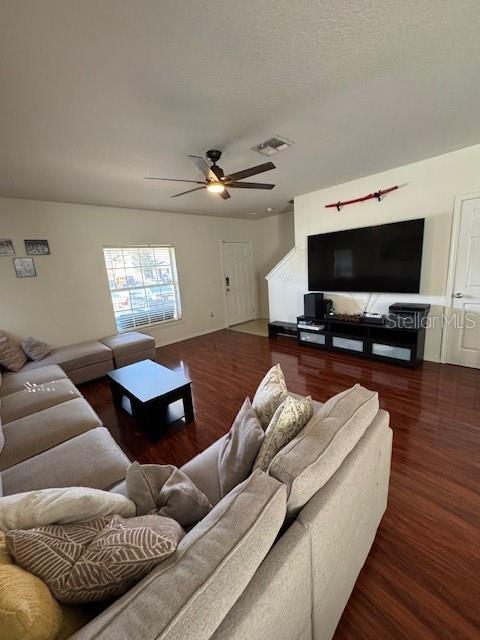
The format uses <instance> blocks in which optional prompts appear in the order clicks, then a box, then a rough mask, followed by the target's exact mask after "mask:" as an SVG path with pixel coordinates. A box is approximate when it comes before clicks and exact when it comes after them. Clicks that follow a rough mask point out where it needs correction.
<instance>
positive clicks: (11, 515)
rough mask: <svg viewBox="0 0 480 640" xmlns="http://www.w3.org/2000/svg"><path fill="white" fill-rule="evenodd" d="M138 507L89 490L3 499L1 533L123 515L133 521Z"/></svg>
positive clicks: (71, 489) (113, 495) (114, 495)
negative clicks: (132, 518)
mask: <svg viewBox="0 0 480 640" xmlns="http://www.w3.org/2000/svg"><path fill="white" fill-rule="evenodd" d="M135 512H136V508H135V504H134V503H133V502H132V501H131V500H129V499H128V498H126V497H125V496H121V495H119V494H117V493H110V492H109V491H101V490H100V489H90V488H87V487H66V488H62V489H39V490H37V491H26V492H25V493H15V494H13V495H11V496H5V497H3V498H0V530H3V531H8V530H9V529H31V528H33V527H40V526H42V525H47V524H67V523H70V522H79V521H82V520H92V519H94V518H99V517H102V516H109V515H113V514H120V515H122V516H125V517H126V518H129V517H131V516H134V515H135Z"/></svg>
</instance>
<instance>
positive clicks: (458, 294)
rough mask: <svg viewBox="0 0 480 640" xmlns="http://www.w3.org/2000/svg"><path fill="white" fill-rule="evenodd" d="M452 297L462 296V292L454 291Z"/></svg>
mask: <svg viewBox="0 0 480 640" xmlns="http://www.w3.org/2000/svg"><path fill="white" fill-rule="evenodd" d="M453 297H454V298H463V293H461V292H459V293H454V294H453Z"/></svg>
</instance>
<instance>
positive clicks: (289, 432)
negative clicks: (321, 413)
mask: <svg viewBox="0 0 480 640" xmlns="http://www.w3.org/2000/svg"><path fill="white" fill-rule="evenodd" d="M312 415H313V403H312V398H311V397H310V396H308V398H302V399H301V400H296V399H295V398H292V397H291V396H287V398H285V400H284V401H283V402H282V404H281V405H280V406H279V407H278V409H277V410H276V411H275V413H274V415H273V418H272V419H271V421H270V424H269V425H268V428H267V430H266V432H265V440H264V441H263V444H262V446H261V447H260V451H259V452H258V456H257V459H256V460H255V464H254V465H253V469H254V470H255V469H262V471H267V469H268V467H269V466H270V463H271V461H272V460H273V458H274V457H275V456H276V455H277V453H278V452H279V451H280V450H281V449H283V447H284V446H285V445H286V444H288V443H289V442H290V440H293V438H295V436H296V435H297V434H298V433H300V431H301V430H302V429H303V427H304V426H305V425H306V424H307V422H308V421H309V420H310V418H311V417H312Z"/></svg>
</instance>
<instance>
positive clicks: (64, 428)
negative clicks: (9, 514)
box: [0, 398, 102, 469]
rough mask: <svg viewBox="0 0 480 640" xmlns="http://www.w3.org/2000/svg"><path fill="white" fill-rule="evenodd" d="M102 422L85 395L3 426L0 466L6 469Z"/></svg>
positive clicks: (100, 424) (99, 425) (98, 425)
mask: <svg viewBox="0 0 480 640" xmlns="http://www.w3.org/2000/svg"><path fill="white" fill-rule="evenodd" d="M101 426H102V423H101V421H100V418H99V417H98V416H97V414H96V413H95V411H94V410H93V409H92V407H91V406H90V405H89V404H88V402H87V401H86V400H85V399H84V398H74V399H73V400H67V402H61V403H60V404H57V405H55V406H54V407H49V408H48V409H44V410H43V411H38V412H37V413H33V414H32V415H30V416H25V417H24V418H20V419H19V420H14V421H13V422H9V423H8V424H6V425H5V426H4V429H3V431H4V435H5V446H4V448H3V451H2V452H1V453H0V469H8V467H12V466H13V465H14V464H18V463H19V462H23V461H24V460H27V459H28V458H31V457H32V456H35V455H37V454H38V453H42V452H43V451H46V450H47V449H51V448H52V447H55V446H56V445H57V444H60V443H61V442H65V440H69V439H70V438H73V437H75V436H78V435H79V434H80V433H84V432H85V431H88V430H89V429H95V427H101Z"/></svg>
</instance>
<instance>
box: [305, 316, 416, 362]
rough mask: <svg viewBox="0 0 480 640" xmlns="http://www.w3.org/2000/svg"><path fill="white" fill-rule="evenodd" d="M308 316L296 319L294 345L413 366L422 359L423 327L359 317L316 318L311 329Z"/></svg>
mask: <svg viewBox="0 0 480 640" xmlns="http://www.w3.org/2000/svg"><path fill="white" fill-rule="evenodd" d="M308 322H311V319H309V318H306V317H305V316H299V317H298V318H297V339H298V344H301V345H306V346H312V347H316V348H318V349H327V350H329V351H339V352H340V351H342V352H344V353H345V352H347V353H353V354H355V355H361V356H364V357H366V358H373V359H376V360H383V361H388V362H395V363H397V364H403V365H406V366H410V367H415V366H417V365H418V364H420V362H422V360H423V352H424V348H425V328H424V327H423V326H421V323H419V326H417V327H416V328H402V327H398V326H395V325H394V323H392V326H390V325H388V324H378V323H376V322H368V321H365V320H362V321H360V322H349V321H345V320H337V319H334V318H333V319H331V318H329V317H327V318H325V320H316V321H315V325H314V326H315V328H313V326H310V327H309V326H306V325H307V324H308Z"/></svg>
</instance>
